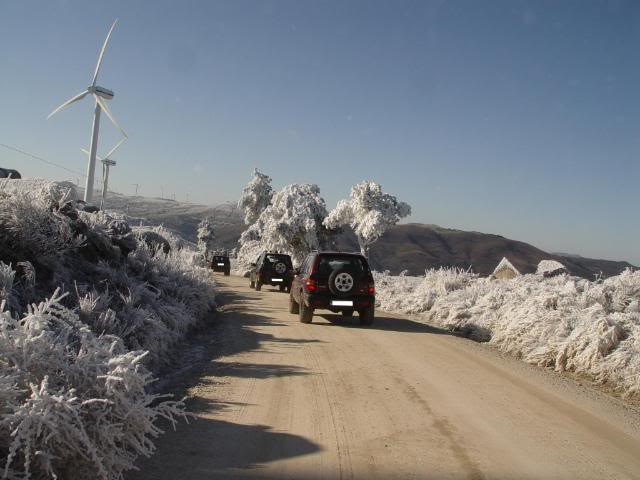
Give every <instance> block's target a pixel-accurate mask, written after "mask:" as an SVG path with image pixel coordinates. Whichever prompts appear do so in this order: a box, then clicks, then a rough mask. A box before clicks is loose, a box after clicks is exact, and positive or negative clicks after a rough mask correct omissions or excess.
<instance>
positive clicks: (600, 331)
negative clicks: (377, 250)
mask: <svg viewBox="0 0 640 480" xmlns="http://www.w3.org/2000/svg"><path fill="white" fill-rule="evenodd" d="M437 272H438V271H433V272H432V273H431V277H432V278H431V279H428V277H429V276H430V274H429V272H428V273H427V275H426V276H425V277H424V278H422V279H421V278H415V277H413V278H409V277H392V276H389V275H384V274H382V275H381V274H378V275H377V276H376V280H377V283H376V290H377V302H378V303H379V306H380V307H381V308H383V309H388V310H390V311H397V312H403V313H414V314H419V315H420V316H421V317H422V318H424V319H425V320H426V321H430V322H432V323H435V324H438V325H442V326H444V327H447V328H450V329H453V330H458V331H462V332H466V333H467V334H468V335H469V336H471V337H472V338H476V339H479V340H486V341H489V342H490V343H491V344H493V345H495V346H496V347H498V348H499V349H500V350H502V351H505V352H508V353H511V354H513V355H515V356H517V357H519V358H522V359H523V360H525V361H527V362H529V363H532V364H535V365H540V366H545V367H550V368H554V369H555V370H558V371H565V370H567V371H572V372H576V373H578V374H584V375H587V376H589V377H591V378H593V379H594V380H596V381H597V382H600V383H608V384H610V385H611V386H613V387H615V388H617V389H619V390H620V391H622V392H623V393H625V394H627V395H638V394H640V272H634V271H631V270H626V271H624V272H623V273H621V274H620V275H617V276H614V277H610V278H608V279H606V280H604V281H599V282H590V281H588V280H584V279H579V278H576V277H571V276H568V275H558V276H555V277H550V278H543V277H541V276H539V275H522V276H519V277H516V278H514V279H512V280H504V281H503V280H489V279H486V278H475V277H472V276H469V274H468V273H466V272H457V273H455V272H454V271H449V273H450V274H451V277H452V278H450V281H449V282H445V281H443V282H441V281H439V279H443V278H445V277H446V276H447V275H446V274H445V273H440V274H438V273H437ZM436 279H438V280H436ZM447 285H448V286H447Z"/></svg>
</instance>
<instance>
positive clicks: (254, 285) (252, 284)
mask: <svg viewBox="0 0 640 480" xmlns="http://www.w3.org/2000/svg"><path fill="white" fill-rule="evenodd" d="M255 287H256V284H255V282H254V281H253V280H249V288H255Z"/></svg>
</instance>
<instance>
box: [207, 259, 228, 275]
mask: <svg viewBox="0 0 640 480" xmlns="http://www.w3.org/2000/svg"><path fill="white" fill-rule="evenodd" d="M211 270H213V271H214V272H223V273H224V276H225V277H228V276H229V274H230V273H231V264H230V263H229V256H228V255H214V256H213V257H212V258H211Z"/></svg>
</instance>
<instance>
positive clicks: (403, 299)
mask: <svg viewBox="0 0 640 480" xmlns="http://www.w3.org/2000/svg"><path fill="white" fill-rule="evenodd" d="M373 276H374V280H375V283H376V292H377V293H376V303H377V304H378V306H379V307H380V308H382V309H383V310H387V311H391V312H393V311H399V312H404V313H410V314H416V313H422V312H426V311H427V310H429V309H430V308H431V307H432V306H433V303H434V302H435V300H436V298H438V297H439V296H443V295H447V294H448V293H450V292H452V291H454V290H459V289H461V288H464V287H466V286H467V285H469V284H470V283H471V282H472V281H473V280H475V279H477V278H478V275H476V274H475V273H473V272H471V271H470V270H462V269H458V268H439V269H433V268H432V269H430V270H427V271H426V272H425V275H424V277H412V276H408V275H404V274H400V275H399V276H392V275H389V272H384V273H379V272H374V274H373Z"/></svg>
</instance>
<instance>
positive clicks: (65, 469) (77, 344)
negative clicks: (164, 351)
mask: <svg viewBox="0 0 640 480" xmlns="http://www.w3.org/2000/svg"><path fill="white" fill-rule="evenodd" d="M62 298H63V296H62V295H60V294H59V292H58V291H56V292H54V293H53V295H52V296H51V298H49V299H48V300H46V301H44V302H42V303H40V304H39V305H34V306H33V307H31V308H30V309H29V311H28V313H26V314H25V315H24V316H23V317H22V318H21V319H17V318H15V317H13V316H12V315H11V314H10V313H9V312H8V311H6V310H4V304H3V305H2V311H1V312H0V366H1V372H2V375H1V376H0V379H1V380H0V396H1V400H2V410H1V411H0V455H1V458H2V459H3V460H2V461H1V465H2V469H3V473H4V477H3V478H7V477H8V478H99V479H105V480H107V479H115V478H121V476H122V472H123V471H125V470H128V469H131V468H132V467H133V461H134V460H135V458H136V457H137V456H138V455H147V456H148V455H150V454H151V453H152V452H153V450H154V446H153V442H152V440H153V438H155V437H157V436H158V435H159V434H160V433H161V430H160V429H159V428H158V427H157V426H156V425H155V422H156V420H157V419H158V418H159V417H164V418H167V419H169V420H171V421H172V422H175V419H176V417H178V416H183V413H182V410H181V408H180V407H181V404H180V402H172V401H166V400H161V399H160V397H159V396H158V395H152V394H149V393H148V392H147V387H148V385H149V384H150V383H151V381H152V378H151V374H150V372H149V371H148V370H147V369H146V368H145V367H144V365H142V363H141V360H142V358H143V357H144V355H145V353H144V352H142V351H128V350H127V349H126V348H125V347H124V345H123V344H122V341H121V340H120V339H119V338H117V337H114V336H107V335H103V336H97V335H95V334H94V333H93V332H92V331H91V329H90V328H89V327H88V326H87V325H85V324H83V323H82V322H81V321H80V319H79V317H78V315H77V314H76V313H74V312H73V311H71V310H69V309H67V308H65V307H64V306H63V305H62V304H61V300H62Z"/></svg>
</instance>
